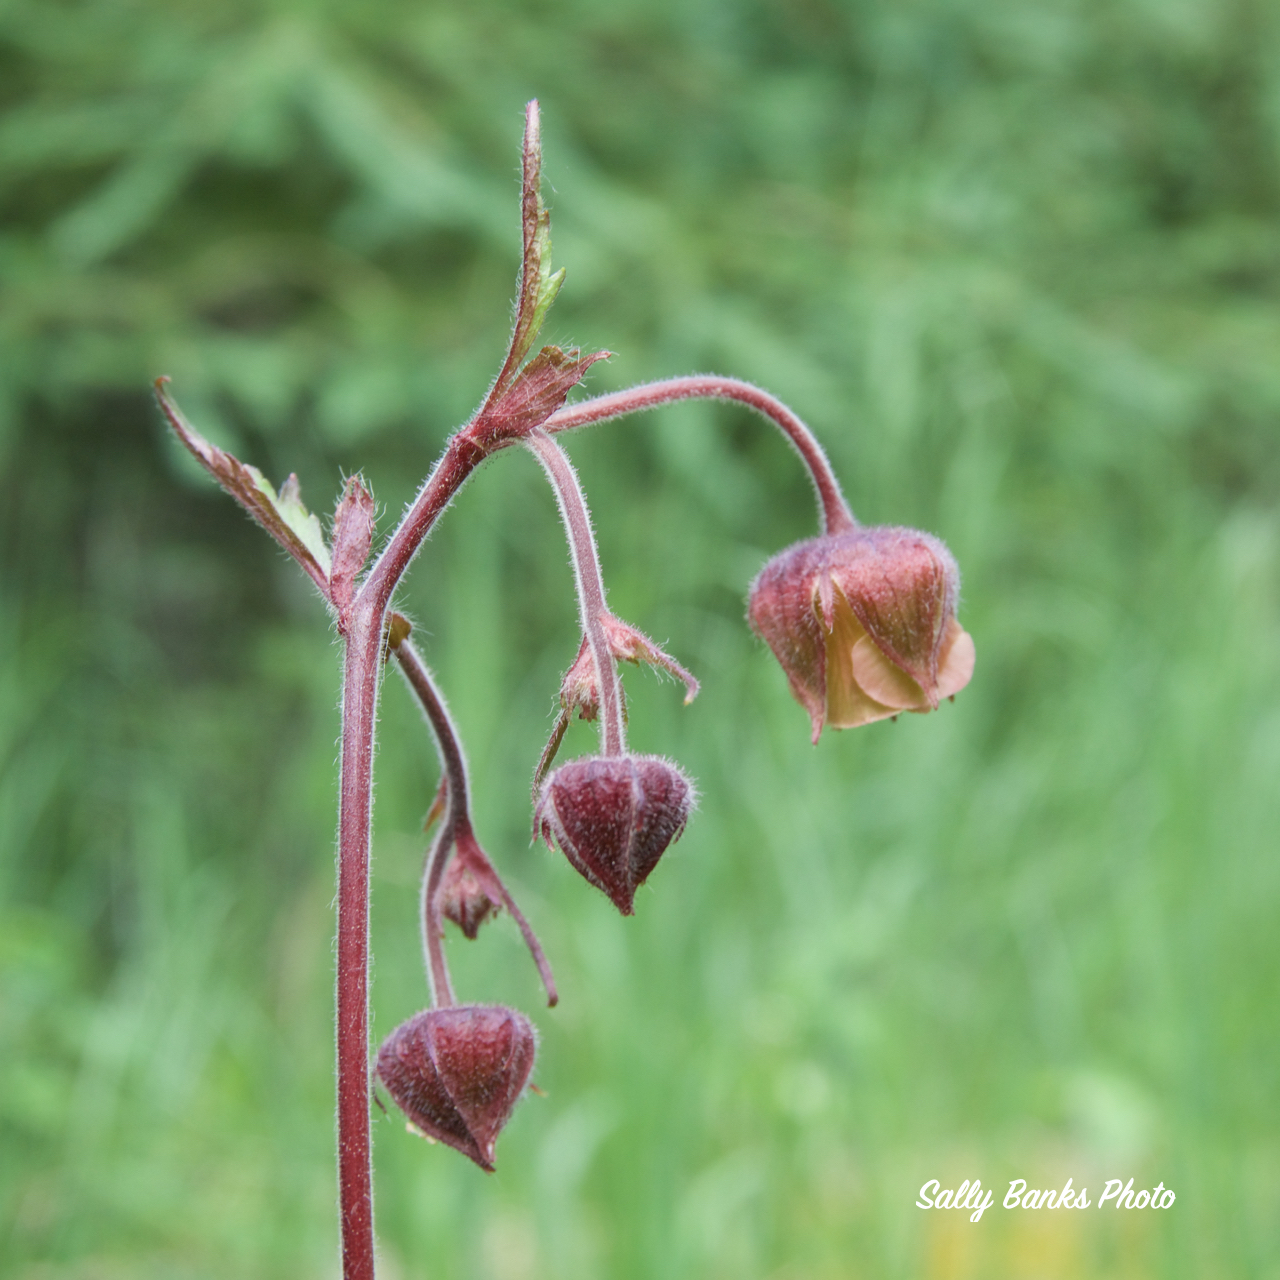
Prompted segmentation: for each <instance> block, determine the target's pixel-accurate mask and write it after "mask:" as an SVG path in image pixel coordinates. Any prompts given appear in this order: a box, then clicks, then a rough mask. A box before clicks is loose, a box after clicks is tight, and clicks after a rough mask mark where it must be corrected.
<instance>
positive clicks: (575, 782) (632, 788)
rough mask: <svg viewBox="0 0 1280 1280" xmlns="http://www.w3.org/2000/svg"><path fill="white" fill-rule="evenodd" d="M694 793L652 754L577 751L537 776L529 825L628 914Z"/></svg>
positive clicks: (690, 806)
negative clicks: (543, 777)
mask: <svg viewBox="0 0 1280 1280" xmlns="http://www.w3.org/2000/svg"><path fill="white" fill-rule="evenodd" d="M694 800H695V793H694V788H693V784H692V783H691V782H690V781H689V779H688V778H687V777H686V776H685V774H684V773H683V772H682V771H681V770H680V769H678V768H677V767H676V766H675V765H674V764H672V763H670V761H667V760H663V759H661V758H659V757H658V756H637V755H626V756H585V757H583V758H582V759H580V760H571V761H569V763H568V764H563V765H561V766H560V768H558V769H557V770H556V771H555V772H554V773H553V774H551V776H550V777H549V778H547V780H546V781H545V782H544V783H543V785H542V792H541V795H540V796H539V798H538V804H537V808H536V809H535V811H534V825H535V827H536V828H537V829H538V830H539V831H540V833H541V835H542V838H543V839H544V840H545V841H546V842H547V845H548V847H550V846H551V843H552V841H553V840H554V841H555V843H556V844H557V845H558V846H559V847H560V850H561V852H562V853H563V854H564V855H565V857H567V858H568V859H569V861H570V863H571V864H572V865H573V866H574V867H575V868H576V869H577V871H578V872H579V873H580V874H581V875H583V876H584V877H585V878H586V879H587V880H589V881H590V882H591V883H592V884H593V885H595V886H596V887H597V888H598V889H602V890H604V892H605V893H606V894H608V896H609V898H610V899H611V900H612V901H613V903H614V905H615V906H616V907H617V908H618V910H619V911H621V912H622V914H623V915H624V916H629V915H631V914H633V911H634V902H635V894H636V890H637V889H638V888H639V887H640V885H642V884H643V883H644V882H645V881H646V880H647V879H648V878H649V875H650V873H651V872H652V871H653V869H654V867H656V866H657V865H658V860H659V858H661V857H662V855H663V854H664V853H665V852H666V850H667V847H668V846H669V845H670V844H672V842H673V841H675V840H678V839H679V838H680V834H681V832H682V831H683V830H684V827H685V823H686V822H687V821H688V819H689V814H690V812H691V811H692V809H693V805H694Z"/></svg>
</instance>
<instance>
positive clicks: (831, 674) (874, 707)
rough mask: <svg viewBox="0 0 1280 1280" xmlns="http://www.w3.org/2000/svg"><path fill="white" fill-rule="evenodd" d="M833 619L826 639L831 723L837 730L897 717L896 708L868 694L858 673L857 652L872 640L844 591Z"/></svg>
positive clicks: (827, 692) (836, 597) (828, 717)
mask: <svg viewBox="0 0 1280 1280" xmlns="http://www.w3.org/2000/svg"><path fill="white" fill-rule="evenodd" d="M831 621H832V628H831V632H830V634H829V635H828V636H827V638H826V641H827V643H826V659H827V661H826V695H827V705H826V712H827V715H826V720H827V723H828V724H829V725H830V726H831V727H832V728H833V729H854V728H856V727H857V726H858V725H860V724H871V723H873V722H874V721H876V720H884V719H886V718H887V717H889V716H896V715H897V714H898V712H897V710H896V709H895V708H894V707H889V706H885V705H883V704H882V703H880V702H877V701H876V700H875V699H874V698H871V697H868V695H867V693H866V691H865V690H864V689H863V688H862V686H861V685H860V684H859V683H858V681H857V679H856V678H855V676H854V670H853V653H854V651H855V650H856V649H857V648H858V646H859V645H861V644H863V643H864V642H865V643H867V644H871V643H872V642H871V639H870V637H869V636H868V635H867V633H866V632H865V631H864V630H863V628H862V624H861V623H860V622H859V621H858V619H857V618H856V617H855V616H854V613H853V610H852V609H851V608H850V607H849V602H848V601H847V600H846V599H845V598H844V596H843V594H842V593H840V592H836V593H835V599H834V608H833V610H832V617H831ZM872 647H873V648H874V645H872Z"/></svg>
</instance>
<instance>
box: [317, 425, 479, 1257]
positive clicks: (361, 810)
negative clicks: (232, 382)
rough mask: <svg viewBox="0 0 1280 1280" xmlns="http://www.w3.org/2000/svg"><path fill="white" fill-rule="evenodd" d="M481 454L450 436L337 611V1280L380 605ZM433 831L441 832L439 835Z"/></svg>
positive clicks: (346, 1229)
mask: <svg viewBox="0 0 1280 1280" xmlns="http://www.w3.org/2000/svg"><path fill="white" fill-rule="evenodd" d="M485 456H486V450H484V449H483V448H481V447H479V446H478V445H476V444H475V443H474V442H473V441H472V440H471V439H470V438H469V436H468V435H467V433H466V430H465V429H464V430H463V431H460V432H458V433H457V434H456V435H454V436H453V437H452V439H451V440H450V441H449V443H448V445H447V446H446V448H445V451H444V454H443V455H442V456H441V458H440V461H439V462H437V463H436V465H435V468H434V469H433V470H432V472H431V474H430V476H428V477H427V480H426V483H425V484H424V485H423V486H422V489H421V490H420V491H419V493H418V496H417V498H416V499H415V500H414V503H413V505H412V506H411V507H410V508H409V510H408V512H406V514H405V516H404V518H403V519H402V520H401V521H400V524H399V526H398V527H397V528H396V531H395V533H394V534H392V536H391V539H390V541H389V542H388V543H387V546H386V548H385V549H384V551H383V552H382V554H381V556H379V557H378V561H377V563H376V564H375V565H374V567H373V569H372V570H370V572H369V575H368V576H367V577H366V578H365V580H364V582H363V583H362V584H361V586H360V588H359V590H358V591H357V592H356V595H355V599H354V600H353V601H352V602H351V604H350V605H349V606H348V608H347V610H346V611H345V612H344V615H343V618H342V623H343V632H344V637H345V640H346V655H345V660H344V668H343V689H342V764H341V781H340V785H339V806H338V977H337V1036H338V1191H339V1199H340V1203H341V1219H342V1274H343V1280H373V1275H374V1241H373V1173H372V1168H371V1153H372V1149H371V1145H370V1126H369V851H370V837H371V832H372V822H373V749H374V727H375V723H376V720H377V710H378V677H379V673H380V669H381V666H382V648H383V633H384V630H385V627H386V615H387V607H388V604H389V603H390V600H391V594H392V592H393V591H394V590H395V587H396V583H398V582H399V580H400V578H401V576H402V575H403V573H404V571H405V570H406V569H407V568H408V567H409V563H410V561H412V559H413V557H414V555H415V554H416V553H417V550H418V548H419V547H420V546H421V545H422V542H423V540H424V539H425V538H426V536H427V534H428V533H429V532H430V530H431V526H432V525H433V524H434V523H435V522H436V520H437V519H438V518H439V517H440V514H441V513H442V512H443V511H444V510H445V508H446V507H447V506H448V505H449V503H450V502H451V501H452V499H453V496H454V494H456V493H457V492H458V490H459V489H460V488H461V487H462V485H463V484H464V483H465V482H466V480H467V478H468V477H469V476H470V474H471V472H472V471H474V470H475V468H476V466H477V464H478V463H480V462H481V461H482V460H483V459H484V457H485ZM442 834H443V833H442Z"/></svg>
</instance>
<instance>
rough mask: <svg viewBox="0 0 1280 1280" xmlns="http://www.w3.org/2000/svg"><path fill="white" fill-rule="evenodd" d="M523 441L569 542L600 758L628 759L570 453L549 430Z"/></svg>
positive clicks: (594, 561)
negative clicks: (594, 686) (591, 667)
mask: <svg viewBox="0 0 1280 1280" xmlns="http://www.w3.org/2000/svg"><path fill="white" fill-rule="evenodd" d="M524 443H525V444H526V445H527V446H528V447H529V448H530V449H531V450H532V451H533V454H534V456H535V457H536V458H537V459H538V461H539V462H540V463H542V469H543V470H544V471H545V472H546V473H547V479H548V480H550V481H551V487H552V488H553V489H554V490H555V495H556V502H557V503H558V504H559V507H560V516H561V518H562V519H563V521H564V530H565V536H566V537H567V538H568V540H569V553H570V555H571V556H572V558H573V576H574V581H575V583H576V584H577V588H578V608H579V610H580V612H581V614H582V630H583V632H584V633H585V634H586V637H587V644H588V645H590V647H591V657H592V659H593V660H594V662H595V667H596V681H597V683H598V685H599V687H600V754H601V755H604V756H620V755H625V754H626V750H627V736H626V729H625V727H624V725H623V720H622V695H621V689H620V685H619V680H618V667H617V663H616V662H615V660H614V656H613V646H612V645H611V644H610V643H609V637H608V636H607V635H606V634H605V629H604V623H603V621H602V618H603V615H604V613H605V602H604V581H603V580H602V578H601V577H600V560H599V557H598V556H597V555H596V541H595V536H594V534H593V533H592V532H591V516H590V514H589V513H588V511H587V504H586V500H585V499H584V498H583V496H582V489H581V488H580V487H579V485H578V476H577V473H576V472H575V471H574V469H573V463H571V462H570V461H569V456H568V454H566V453H565V451H564V450H563V449H562V448H561V447H560V446H559V445H558V444H556V442H555V441H554V440H552V438H551V437H550V436H549V435H547V433H546V432H545V431H542V430H536V431H531V432H530V433H529V434H528V435H527V436H526V437H525V440H524Z"/></svg>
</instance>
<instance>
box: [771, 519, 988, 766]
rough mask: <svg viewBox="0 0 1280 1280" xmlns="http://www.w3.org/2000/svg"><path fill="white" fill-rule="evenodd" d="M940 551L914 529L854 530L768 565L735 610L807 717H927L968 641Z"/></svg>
mask: <svg viewBox="0 0 1280 1280" xmlns="http://www.w3.org/2000/svg"><path fill="white" fill-rule="evenodd" d="M959 585H960V575H959V571H958V570H957V568H956V562H955V560H954V559H953V558H952V556H951V553H950V552H949V551H948V550H947V548H946V547H945V546H944V545H943V544H942V543H941V542H940V541H939V540H938V539H937V538H934V537H932V536H931V535H929V534H927V533H920V532H918V531H917V530H915V529H899V528H891V527H888V526H877V527H875V528H857V529H852V530H849V531H848V532H846V533H840V534H834V535H827V536H824V537H820V538H810V539H809V540H807V541H805V542H799V543H796V545H795V546H793V547H788V548H787V550H785V551H783V552H781V553H780V554H779V555H777V556H775V557H774V558H773V559H772V560H770V561H769V563H768V564H766V565H765V567H764V568H763V569H762V570H761V571H760V573H759V575H758V576H757V577H756V580H755V582H754V583H753V584H752V586H751V596H750V601H749V603H748V608H747V613H748V617H749V618H750V620H751V625H752V627H753V628H754V629H755V631H756V632H757V633H758V634H759V635H760V636H761V637H762V638H763V639H764V640H765V641H766V642H767V643H768V645H769V647H770V648H771V649H772V650H773V652H774V655H775V656H776V657H777V659H778V661H779V662H780V663H781V664H782V669H783V671H785V672H786V675H787V679H788V681H789V682H790V684H791V692H792V693H793V694H794V695H795V698H796V700H797V701H798V702H799V703H800V704H801V706H803V707H804V708H805V710H806V711H808V713H809V718H810V720H811V722H812V725H813V740H814V741H815V742H816V741H817V740H818V736H819V735H820V734H821V732H822V727H823V725H824V724H829V725H830V726H831V727H832V728H833V729H848V728H852V727H853V726H855V725H860V724H869V723H871V722H872V721H874V720H883V719H885V718H886V717H889V716H896V715H897V714H898V713H899V712H901V711H931V710H933V709H935V708H936V707H937V705H938V703H939V701H940V700H941V699H942V698H947V697H952V696H954V695H955V694H956V693H958V692H959V691H960V690H961V689H963V688H964V686H965V685H966V684H968V683H969V679H970V677H971V676H972V675H973V664H974V647H973V639H972V637H971V636H970V635H969V633H968V632H967V631H965V629H964V628H963V627H962V626H961V625H960V624H959V622H957V621H956V597H957V595H958V592H959Z"/></svg>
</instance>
